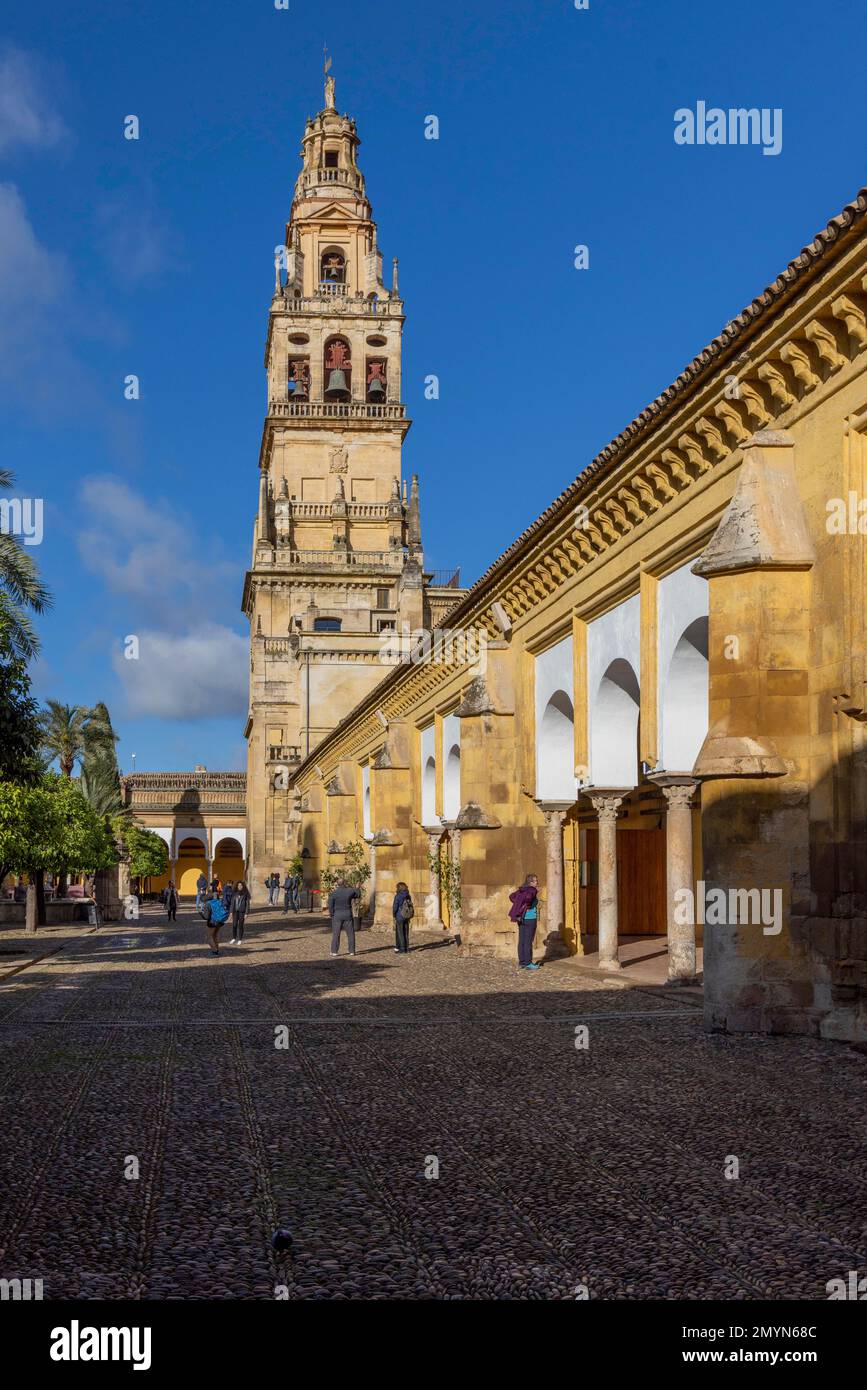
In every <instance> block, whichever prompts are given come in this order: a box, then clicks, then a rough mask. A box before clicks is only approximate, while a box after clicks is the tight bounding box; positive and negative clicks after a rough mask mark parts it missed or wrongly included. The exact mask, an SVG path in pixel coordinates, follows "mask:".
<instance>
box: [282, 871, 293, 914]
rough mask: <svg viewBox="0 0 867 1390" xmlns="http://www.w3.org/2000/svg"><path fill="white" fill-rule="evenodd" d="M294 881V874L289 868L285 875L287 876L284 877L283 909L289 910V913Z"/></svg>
mask: <svg viewBox="0 0 867 1390" xmlns="http://www.w3.org/2000/svg"><path fill="white" fill-rule="evenodd" d="M293 882H294V879H293V878H292V875H291V874H290V872H289V870H288V869H287V870H286V876H285V878H284V879H283V911H284V912H287V913H288V911H289V903H290V901H291V898H292V884H293Z"/></svg>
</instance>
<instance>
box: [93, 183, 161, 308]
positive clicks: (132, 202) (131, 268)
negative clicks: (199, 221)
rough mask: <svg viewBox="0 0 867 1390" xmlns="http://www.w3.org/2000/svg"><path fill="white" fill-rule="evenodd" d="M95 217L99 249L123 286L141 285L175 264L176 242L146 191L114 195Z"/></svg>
mask: <svg viewBox="0 0 867 1390" xmlns="http://www.w3.org/2000/svg"><path fill="white" fill-rule="evenodd" d="M95 216H96V239H97V242H98V244H99V247H100V249H101V250H102V253H103V255H104V256H105V259H106V261H107V262H108V264H109V266H110V268H111V270H112V272H113V274H114V275H115V276H116V277H117V279H118V280H121V281H123V283H124V284H125V285H138V284H141V282H142V281H144V280H150V279H152V278H153V277H154V276H157V275H159V274H161V273H162V271H164V270H169V269H171V268H172V266H173V265H174V264H176V251H177V238H176V237H175V235H174V233H173V232H172V230H171V227H170V226H169V223H168V221H167V219H166V218H165V217H164V216H163V214H161V213H160V212H159V210H158V208H157V207H156V205H155V203H154V200H153V198H152V196H151V194H150V193H149V192H148V191H147V190H146V189H143V188H135V189H128V190H126V191H123V192H117V193H114V194H113V195H112V196H111V197H110V198H105V199H104V200H103V201H102V202H101V203H100V204H99V205H98V207H97V208H96V214H95Z"/></svg>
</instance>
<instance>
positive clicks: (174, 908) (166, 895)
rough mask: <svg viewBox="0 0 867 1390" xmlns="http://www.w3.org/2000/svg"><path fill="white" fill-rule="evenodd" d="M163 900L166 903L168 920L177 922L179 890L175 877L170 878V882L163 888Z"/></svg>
mask: <svg viewBox="0 0 867 1390" xmlns="http://www.w3.org/2000/svg"><path fill="white" fill-rule="evenodd" d="M163 902H164V903H165V905H166V920H167V921H169V922H176V921H177V920H178V890H177V888H176V887H175V881H174V879H169V881H168V884H167V885H166V887H165V888H164V889H163Z"/></svg>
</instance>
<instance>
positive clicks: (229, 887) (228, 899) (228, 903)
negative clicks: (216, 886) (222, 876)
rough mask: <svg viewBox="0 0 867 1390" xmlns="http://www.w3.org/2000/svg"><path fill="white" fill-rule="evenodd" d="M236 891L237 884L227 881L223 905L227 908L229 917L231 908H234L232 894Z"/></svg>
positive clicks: (223, 893) (223, 894)
mask: <svg viewBox="0 0 867 1390" xmlns="http://www.w3.org/2000/svg"><path fill="white" fill-rule="evenodd" d="M234 891H235V885H234V883H227V884H226V886H225V887H224V889H223V892H222V894H221V896H222V899H223V907H224V908H225V909H226V916H227V917H228V915H229V913H230V912H231V910H232V895H233V893H234Z"/></svg>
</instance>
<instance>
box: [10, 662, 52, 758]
mask: <svg viewBox="0 0 867 1390" xmlns="http://www.w3.org/2000/svg"><path fill="white" fill-rule="evenodd" d="M41 739H42V729H41V723H40V718H39V705H38V704H37V702H36V700H35V699H34V698H33V696H32V695H31V693H30V678H29V676H28V674H27V666H26V663H25V662H24V661H23V660H22V659H21V658H20V657H11V658H7V659H5V660H4V659H3V658H2V657H0V782H34V781H36V780H37V778H38V777H40V776H41V775H42V773H43V771H44V768H43V765H42V759H41V758H40V756H39V748H40V743H41Z"/></svg>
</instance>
